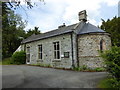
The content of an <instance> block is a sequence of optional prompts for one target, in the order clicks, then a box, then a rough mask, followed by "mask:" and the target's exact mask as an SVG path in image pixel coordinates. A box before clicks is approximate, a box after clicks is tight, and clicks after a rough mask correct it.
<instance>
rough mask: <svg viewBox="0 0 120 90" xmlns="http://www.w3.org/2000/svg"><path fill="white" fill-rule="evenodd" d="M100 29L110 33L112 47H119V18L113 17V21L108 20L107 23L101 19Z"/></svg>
mask: <svg viewBox="0 0 120 90" xmlns="http://www.w3.org/2000/svg"><path fill="white" fill-rule="evenodd" d="M100 28H101V29H103V30H105V31H106V32H108V33H110V35H111V39H112V45H117V46H120V17H118V18H117V17H114V18H113V19H111V20H110V19H108V20H107V21H104V20H103V19H102V25H101V26H100Z"/></svg>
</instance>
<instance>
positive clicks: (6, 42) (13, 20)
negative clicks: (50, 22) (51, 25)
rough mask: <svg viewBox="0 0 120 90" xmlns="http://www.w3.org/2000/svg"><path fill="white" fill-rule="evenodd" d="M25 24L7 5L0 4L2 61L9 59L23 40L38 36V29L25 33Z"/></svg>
mask: <svg viewBox="0 0 120 90" xmlns="http://www.w3.org/2000/svg"><path fill="white" fill-rule="evenodd" d="M26 24H27V23H26V22H23V21H22V18H21V17H20V15H18V14H15V13H14V11H13V10H11V8H9V7H8V5H7V3H5V2H3V3H2V48H3V49H2V55H3V56H2V59H4V58H7V57H11V56H12V54H13V52H14V51H15V50H16V49H17V48H18V47H19V46H20V44H21V41H22V40H23V39H25V38H27V37H29V36H31V35H32V34H40V31H39V30H38V28H39V27H35V28H34V29H32V30H30V31H28V32H25V30H24V28H25V26H26Z"/></svg>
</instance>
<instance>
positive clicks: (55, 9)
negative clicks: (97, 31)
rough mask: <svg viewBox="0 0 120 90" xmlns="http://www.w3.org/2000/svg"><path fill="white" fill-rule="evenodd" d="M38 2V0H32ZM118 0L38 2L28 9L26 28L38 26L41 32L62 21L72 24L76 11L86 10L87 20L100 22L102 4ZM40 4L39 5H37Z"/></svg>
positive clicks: (53, 27)
mask: <svg viewBox="0 0 120 90" xmlns="http://www.w3.org/2000/svg"><path fill="white" fill-rule="evenodd" d="M32 1H33V2H38V1H39V0H32ZM118 1H119V0H45V3H46V4H45V5H42V4H40V3H41V2H40V3H38V4H37V5H38V7H34V8H33V9H32V10H28V12H27V13H28V16H29V21H31V22H29V24H28V26H27V29H28V28H32V27H34V26H39V27H40V29H42V32H45V31H48V30H51V29H55V28H57V26H58V25H60V24H62V23H66V24H73V23H77V22H78V12H79V11H81V10H87V15H88V21H89V22H90V23H92V24H94V25H96V24H97V25H98V24H99V23H100V22H97V21H96V18H98V17H99V16H100V13H101V10H100V9H101V8H104V7H102V4H103V3H104V4H106V5H108V6H114V5H116V4H117V3H118ZM39 4H40V5H39Z"/></svg>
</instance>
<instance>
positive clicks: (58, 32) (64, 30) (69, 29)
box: [21, 24, 77, 43]
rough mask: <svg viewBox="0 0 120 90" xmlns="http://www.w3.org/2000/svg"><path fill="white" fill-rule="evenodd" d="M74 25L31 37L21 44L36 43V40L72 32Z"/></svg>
mask: <svg viewBox="0 0 120 90" xmlns="http://www.w3.org/2000/svg"><path fill="white" fill-rule="evenodd" d="M76 25H77V24H73V25H70V26H65V27H61V28H58V29H56V30H52V31H49V32H46V33H42V34H39V35H32V36H30V37H28V38H27V39H24V40H23V41H22V42H21V43H27V42H31V41H36V40H40V39H45V38H48V37H52V36H56V35H61V34H65V33H70V32H72V31H73V30H72V29H73V28H74V27H75V26H76Z"/></svg>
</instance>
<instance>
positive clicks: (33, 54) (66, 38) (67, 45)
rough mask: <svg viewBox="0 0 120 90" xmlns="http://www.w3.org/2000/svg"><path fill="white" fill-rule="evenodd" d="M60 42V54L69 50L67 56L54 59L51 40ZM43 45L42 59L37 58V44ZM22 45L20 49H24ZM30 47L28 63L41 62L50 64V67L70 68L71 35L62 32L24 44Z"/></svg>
mask: <svg viewBox="0 0 120 90" xmlns="http://www.w3.org/2000/svg"><path fill="white" fill-rule="evenodd" d="M56 41H59V42H60V54H61V56H63V55H64V52H69V58H64V57H61V58H60V60H54V47H53V42H56ZM40 44H42V46H43V59H42V60H39V59H38V45H40ZM24 45H25V44H23V45H22V50H24ZM27 47H30V64H37V63H40V64H43V65H51V66H52V67H59V68H62V67H64V68H71V67H72V52H71V49H72V48H71V35H70V34H64V35H59V36H55V37H51V38H47V39H42V40H39V41H35V42H31V43H27V44H26V48H27Z"/></svg>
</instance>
